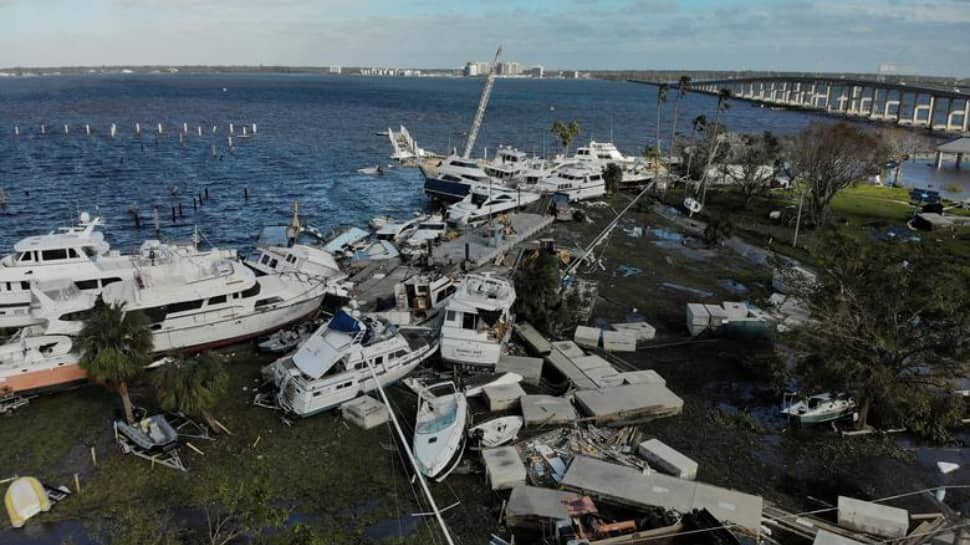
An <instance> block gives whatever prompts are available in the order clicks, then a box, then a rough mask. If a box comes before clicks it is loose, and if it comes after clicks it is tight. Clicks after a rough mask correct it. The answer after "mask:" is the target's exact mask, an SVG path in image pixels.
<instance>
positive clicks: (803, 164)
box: [790, 123, 887, 225]
mask: <svg viewBox="0 0 970 545" xmlns="http://www.w3.org/2000/svg"><path fill="white" fill-rule="evenodd" d="M790 153H791V158H790V163H791V167H792V174H793V177H794V179H795V180H796V181H799V182H801V183H804V184H807V186H808V195H807V196H808V213H809V217H810V218H811V221H812V222H813V223H814V224H815V225H824V224H825V223H826V222H828V219H829V215H830V212H831V208H832V199H834V198H835V196H836V195H837V194H838V193H839V191H842V190H843V189H845V188H846V187H849V186H850V185H851V184H853V183H855V182H858V181H861V180H862V179H863V178H865V176H866V175H868V174H875V173H876V172H878V168H879V164H880V163H882V161H883V159H885V157H886V154H887V152H886V150H885V148H884V147H883V146H882V145H881V143H880V141H879V139H878V138H876V137H875V136H873V135H872V134H871V133H868V132H865V131H863V130H861V129H859V128H857V127H855V126H852V125H848V124H846V123H839V124H837V125H824V124H820V123H814V124H812V125H809V126H808V127H805V128H804V129H802V131H801V132H800V133H798V135H796V136H795V138H794V139H793V141H792V145H791V150H790Z"/></svg>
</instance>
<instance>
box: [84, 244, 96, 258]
mask: <svg viewBox="0 0 970 545" xmlns="http://www.w3.org/2000/svg"><path fill="white" fill-rule="evenodd" d="M81 251H82V252H84V255H86V256H88V257H94V256H96V255H98V252H95V251H94V248H92V247H90V246H82V247H81Z"/></svg>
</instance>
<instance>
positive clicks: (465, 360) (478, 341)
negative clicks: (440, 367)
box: [441, 273, 515, 367]
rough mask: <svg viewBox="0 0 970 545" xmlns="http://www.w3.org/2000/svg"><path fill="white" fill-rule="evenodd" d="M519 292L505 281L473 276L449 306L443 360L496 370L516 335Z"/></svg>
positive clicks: (461, 284)
mask: <svg viewBox="0 0 970 545" xmlns="http://www.w3.org/2000/svg"><path fill="white" fill-rule="evenodd" d="M514 303H515V288H514V287H512V284H511V283H510V282H509V281H508V280H505V279H504V278H499V277H495V276H492V275H491V274H489V273H485V274H469V275H468V276H466V277H465V278H463V279H462V281H461V283H460V284H459V285H458V289H457V291H455V294H454V295H452V297H451V299H450V300H449V301H448V304H447V305H446V306H445V320H444V322H443V323H442V325H441V357H442V359H444V360H445V361H447V362H450V363H453V364H458V365H468V366H485V367H494V366H495V364H496V363H498V360H499V357H500V356H501V355H502V350H503V348H504V346H505V343H506V342H508V340H509V336H510V335H511V333H512V322H513V319H512V305H513V304H514Z"/></svg>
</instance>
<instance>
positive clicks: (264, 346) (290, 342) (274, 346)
mask: <svg viewBox="0 0 970 545" xmlns="http://www.w3.org/2000/svg"><path fill="white" fill-rule="evenodd" d="M313 329H314V328H313V326H312V325H310V324H300V325H298V326H296V327H292V328H288V329H281V330H279V331H277V332H276V333H273V334H272V335H270V336H269V337H267V338H266V339H264V340H262V341H260V342H259V343H258V344H256V348H258V349H259V351H260V352H269V353H271V354H283V353H286V352H289V351H291V350H293V349H295V348H296V347H297V346H299V344H300V343H301V342H303V341H304V340H305V339H306V338H307V337H309V336H310V334H311V333H313Z"/></svg>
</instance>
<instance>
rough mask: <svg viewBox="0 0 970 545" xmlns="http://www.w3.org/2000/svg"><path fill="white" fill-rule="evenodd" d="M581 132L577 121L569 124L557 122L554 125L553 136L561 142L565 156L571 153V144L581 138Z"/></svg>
mask: <svg viewBox="0 0 970 545" xmlns="http://www.w3.org/2000/svg"><path fill="white" fill-rule="evenodd" d="M579 132H580V127H579V123H578V122H577V121H575V120H573V121H570V122H569V123H563V122H562V121H555V122H553V124H552V134H554V135H556V136H557V137H559V142H560V143H561V144H562V152H563V154H566V153H568V152H569V144H571V143H572V141H573V139H575V138H576V137H577V136H579Z"/></svg>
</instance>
